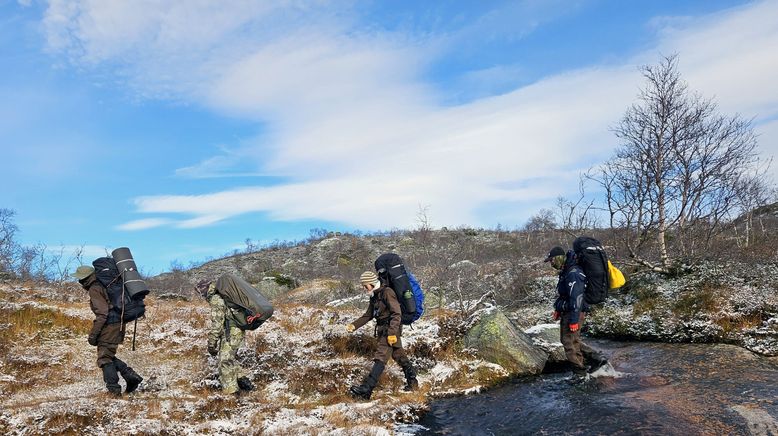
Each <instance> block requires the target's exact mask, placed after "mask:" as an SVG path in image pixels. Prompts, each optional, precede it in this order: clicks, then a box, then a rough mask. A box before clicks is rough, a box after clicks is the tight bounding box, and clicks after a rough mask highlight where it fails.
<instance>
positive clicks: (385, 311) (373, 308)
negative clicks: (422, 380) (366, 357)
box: [346, 271, 419, 400]
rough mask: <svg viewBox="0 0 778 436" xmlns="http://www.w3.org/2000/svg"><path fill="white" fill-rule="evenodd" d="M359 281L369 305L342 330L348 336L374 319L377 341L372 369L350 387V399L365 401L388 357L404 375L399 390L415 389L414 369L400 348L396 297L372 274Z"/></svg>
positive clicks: (362, 276)
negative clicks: (368, 296) (360, 382)
mask: <svg viewBox="0 0 778 436" xmlns="http://www.w3.org/2000/svg"><path fill="white" fill-rule="evenodd" d="M359 281H360V283H361V284H362V287H363V288H364V289H365V292H366V293H368V294H370V304H369V305H368V306H367V310H365V313H364V314H363V315H362V316H360V317H359V318H357V319H356V320H355V321H354V322H353V323H351V324H349V325H348V326H346V330H348V332H349V333H351V332H353V331H354V330H356V329H358V328H360V327H362V326H363V325H365V324H367V323H368V322H369V321H370V320H372V319H375V321H376V326H375V331H374V334H375V337H376V338H377V339H378V347H377V349H376V353H375V355H374V356H373V368H372V369H371V370H370V373H369V374H368V375H367V377H365V379H364V381H363V382H362V384H360V385H355V386H351V389H350V391H351V395H352V396H353V397H355V398H360V399H364V400H369V399H370V396H371V395H372V393H373V389H375V387H376V385H377V384H378V379H379V378H380V377H381V374H382V373H383V372H384V368H385V367H386V363H387V362H388V361H389V358H390V357H391V358H392V359H394V361H395V362H397V363H398V364H399V365H400V367H402V370H403V373H404V374H405V381H406V383H405V387H404V388H403V390H405V391H413V390H416V389H418V387H419V381H418V380H417V379H416V369H415V368H414V367H413V364H412V363H411V360H410V359H409V358H408V356H407V355H406V354H405V350H404V349H403V346H402V322H401V319H402V311H401V309H400V303H399V301H398V300H397V295H396V294H395V292H394V290H393V289H392V288H390V287H389V286H387V285H386V284H383V283H382V282H381V281H380V280H379V279H378V276H377V275H376V274H375V273H374V272H372V271H366V272H364V273H362V275H361V276H360V278H359Z"/></svg>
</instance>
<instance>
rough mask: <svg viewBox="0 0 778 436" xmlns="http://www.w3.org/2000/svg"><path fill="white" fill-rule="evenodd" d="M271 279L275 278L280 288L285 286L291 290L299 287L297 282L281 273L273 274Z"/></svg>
mask: <svg viewBox="0 0 778 436" xmlns="http://www.w3.org/2000/svg"><path fill="white" fill-rule="evenodd" d="M270 277H273V281H274V282H276V284H277V285H279V286H285V287H287V288H289V289H294V288H296V287H297V286H298V284H297V280H295V279H294V278H292V277H290V276H288V275H286V274H283V273H281V272H279V271H273V272H271V273H270Z"/></svg>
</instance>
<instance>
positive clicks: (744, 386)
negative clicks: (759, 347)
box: [416, 340, 778, 436]
mask: <svg viewBox="0 0 778 436" xmlns="http://www.w3.org/2000/svg"><path fill="white" fill-rule="evenodd" d="M587 343H589V344H590V345H592V346H593V347H595V348H597V349H599V350H601V351H603V352H604V353H605V355H606V356H607V357H608V359H609V360H610V362H611V364H612V366H613V368H615V371H613V369H609V368H608V367H605V369H604V370H601V371H598V373H603V372H604V373H606V374H608V375H606V376H599V377H595V378H591V379H589V380H588V381H586V382H584V383H581V384H577V385H575V384H572V383H570V373H569V372H568V373H557V374H544V375H541V376H537V377H529V378H523V379H517V380H514V381H512V382H509V383H507V384H505V385H502V386H499V387H497V388H494V389H491V390H489V391H486V392H485V393H482V394H479V395H474V396H465V397H455V398H445V399H440V400H436V401H434V402H433V403H432V404H431V407H430V411H429V412H428V413H427V414H426V415H425V416H424V417H423V418H422V420H421V422H420V424H421V426H422V427H423V428H422V429H420V430H419V431H417V432H416V434H418V435H523V434H539V435H557V434H581V435H583V434H585V435H591V434H607V435H612V434H616V435H632V434H646V435H660V434H661V435H685V436H690V435H719V434H720V435H775V436H778V424H777V423H776V421H777V420H778V362H776V360H775V358H773V359H769V358H765V357H761V356H758V355H755V354H753V353H751V352H749V351H747V350H745V349H742V348H740V347H736V346H732V345H714V344H660V343H636V342H630V343H627V342H614V341H605V340H588V341H587Z"/></svg>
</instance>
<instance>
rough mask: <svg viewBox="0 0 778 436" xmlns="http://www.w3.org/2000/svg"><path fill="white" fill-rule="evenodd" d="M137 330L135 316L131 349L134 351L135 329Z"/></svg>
mask: <svg viewBox="0 0 778 436" xmlns="http://www.w3.org/2000/svg"><path fill="white" fill-rule="evenodd" d="M136 330H138V318H135V325H134V326H133V327H132V351H135V331H136Z"/></svg>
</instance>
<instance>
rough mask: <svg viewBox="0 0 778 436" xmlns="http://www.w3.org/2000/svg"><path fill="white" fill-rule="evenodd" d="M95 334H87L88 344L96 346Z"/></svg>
mask: <svg viewBox="0 0 778 436" xmlns="http://www.w3.org/2000/svg"><path fill="white" fill-rule="evenodd" d="M97 336H98V335H96V334H94V333H90V334H89V336H88V337H87V338H86V341H87V342H89V345H91V346H93V347H96V346H97Z"/></svg>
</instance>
